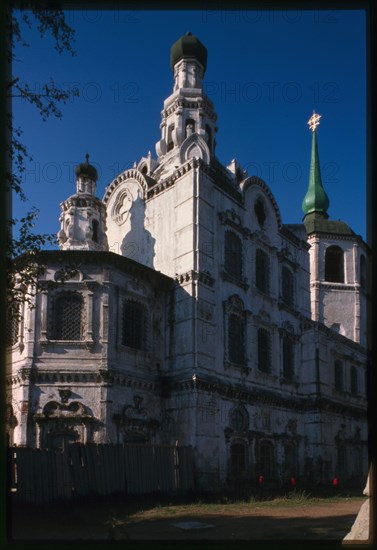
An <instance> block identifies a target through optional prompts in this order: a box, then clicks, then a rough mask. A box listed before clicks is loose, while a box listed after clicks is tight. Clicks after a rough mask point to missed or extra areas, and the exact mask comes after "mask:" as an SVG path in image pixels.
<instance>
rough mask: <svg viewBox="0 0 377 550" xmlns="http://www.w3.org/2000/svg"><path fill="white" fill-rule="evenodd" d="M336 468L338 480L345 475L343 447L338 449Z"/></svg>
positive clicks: (345, 457) (344, 449) (345, 456)
mask: <svg viewBox="0 0 377 550" xmlns="http://www.w3.org/2000/svg"><path fill="white" fill-rule="evenodd" d="M337 467H338V471H337V474H338V476H339V477H340V478H342V477H345V476H346V475H347V450H346V448H345V447H344V446H343V445H341V446H339V447H338V460H337Z"/></svg>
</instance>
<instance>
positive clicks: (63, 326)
mask: <svg viewBox="0 0 377 550" xmlns="http://www.w3.org/2000/svg"><path fill="white" fill-rule="evenodd" d="M83 334H84V301H83V298H82V296H81V294H78V293H76V292H65V293H64V294H59V295H58V296H57V297H56V298H55V302H54V313H53V326H52V339H53V340H82V339H83Z"/></svg>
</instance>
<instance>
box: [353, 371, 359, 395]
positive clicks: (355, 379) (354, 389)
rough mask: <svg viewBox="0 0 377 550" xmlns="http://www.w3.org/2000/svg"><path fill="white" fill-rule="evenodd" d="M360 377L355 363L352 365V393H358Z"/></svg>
mask: <svg viewBox="0 0 377 550" xmlns="http://www.w3.org/2000/svg"><path fill="white" fill-rule="evenodd" d="M358 385H359V384H358V377H357V369H356V367H355V366H354V365H352V367H351V394H352V395H357V393H358V389H359V388H358Z"/></svg>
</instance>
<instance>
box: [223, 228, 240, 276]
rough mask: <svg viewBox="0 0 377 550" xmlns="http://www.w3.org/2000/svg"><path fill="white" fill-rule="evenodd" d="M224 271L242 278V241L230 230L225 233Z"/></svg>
mask: <svg viewBox="0 0 377 550" xmlns="http://www.w3.org/2000/svg"><path fill="white" fill-rule="evenodd" d="M225 271H226V272H227V273H228V274H229V275H232V276H233V277H236V278H237V279H241V278H242V242H241V239H240V238H239V237H237V235H235V234H234V233H232V232H231V231H227V232H226V233H225Z"/></svg>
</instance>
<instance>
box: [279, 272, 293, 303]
mask: <svg viewBox="0 0 377 550" xmlns="http://www.w3.org/2000/svg"><path fill="white" fill-rule="evenodd" d="M281 296H282V299H283V302H284V303H285V304H286V305H287V306H290V307H293V297H294V277H293V273H292V271H291V270H290V269H288V268H287V267H285V266H283V268H282V270H281Z"/></svg>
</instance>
